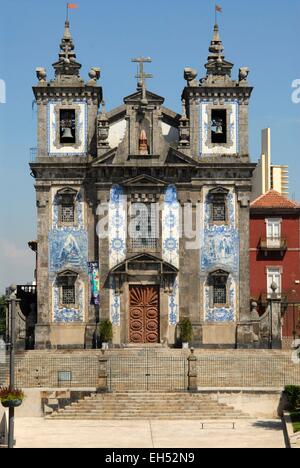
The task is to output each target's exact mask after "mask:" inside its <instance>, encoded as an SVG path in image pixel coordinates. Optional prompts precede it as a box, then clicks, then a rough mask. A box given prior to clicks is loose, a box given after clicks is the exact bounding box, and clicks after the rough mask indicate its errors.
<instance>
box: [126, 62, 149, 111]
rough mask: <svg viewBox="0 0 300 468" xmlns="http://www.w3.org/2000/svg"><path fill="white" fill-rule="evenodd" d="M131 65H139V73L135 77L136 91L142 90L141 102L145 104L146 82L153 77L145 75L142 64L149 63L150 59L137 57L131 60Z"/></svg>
mask: <svg viewBox="0 0 300 468" xmlns="http://www.w3.org/2000/svg"><path fill="white" fill-rule="evenodd" d="M131 61H132V62H133V63H138V64H139V68H140V70H139V73H138V74H137V75H136V76H135V77H136V78H137V79H138V89H141V90H142V102H143V103H145V104H147V94H146V80H147V79H148V78H153V75H151V74H149V73H145V70H144V64H145V63H151V62H152V59H151V58H150V57H139V58H136V59H132V60H131Z"/></svg>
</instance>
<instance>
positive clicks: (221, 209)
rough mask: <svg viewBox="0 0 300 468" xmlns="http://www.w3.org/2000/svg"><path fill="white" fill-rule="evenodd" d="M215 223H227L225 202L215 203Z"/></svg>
mask: <svg viewBox="0 0 300 468" xmlns="http://www.w3.org/2000/svg"><path fill="white" fill-rule="evenodd" d="M213 221H217V222H219V221H226V204H225V202H214V203H213Z"/></svg>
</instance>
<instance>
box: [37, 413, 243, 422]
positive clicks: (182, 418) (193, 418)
mask: <svg viewBox="0 0 300 468" xmlns="http://www.w3.org/2000/svg"><path fill="white" fill-rule="evenodd" d="M46 419H54V420H65V421H66V420H71V421H73V420H76V419H77V420H82V421H90V420H91V421H93V420H95V421H98V420H99V417H98V416H88V417H86V416H77V417H76V418H75V417H74V416H55V417H53V416H52V417H47V418H46ZM100 419H101V420H105V421H130V420H133V421H144V420H145V419H148V420H149V419H150V420H151V419H153V420H160V421H199V422H201V421H231V422H232V421H235V420H243V419H249V417H248V416H234V417H231V415H228V416H227V415H225V416H212V415H209V417H207V416H205V415H204V416H202V415H199V416H189V417H186V416H174V415H173V414H168V415H163V416H151V417H149V418H145V417H143V416H134V417H129V416H127V417H126V416H116V417H113V416H108V417H104V416H102V417H101V418H100Z"/></svg>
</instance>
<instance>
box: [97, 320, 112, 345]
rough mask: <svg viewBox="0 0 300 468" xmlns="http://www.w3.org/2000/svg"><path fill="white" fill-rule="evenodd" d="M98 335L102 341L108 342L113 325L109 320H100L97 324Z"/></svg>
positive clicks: (110, 338)
mask: <svg viewBox="0 0 300 468" xmlns="http://www.w3.org/2000/svg"><path fill="white" fill-rule="evenodd" d="M99 336H100V341H101V342H102V343H110V342H111V341H112V339H113V325H112V323H111V321H110V320H102V322H100V325H99Z"/></svg>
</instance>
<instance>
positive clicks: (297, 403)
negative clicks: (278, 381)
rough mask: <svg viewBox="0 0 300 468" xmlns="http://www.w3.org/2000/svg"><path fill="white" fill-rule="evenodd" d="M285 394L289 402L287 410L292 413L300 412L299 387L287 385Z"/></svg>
mask: <svg viewBox="0 0 300 468" xmlns="http://www.w3.org/2000/svg"><path fill="white" fill-rule="evenodd" d="M285 394H286V397H287V399H288V402H289V409H290V410H292V411H297V410H300V387H298V386H295V385H287V386H286V387H285Z"/></svg>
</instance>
